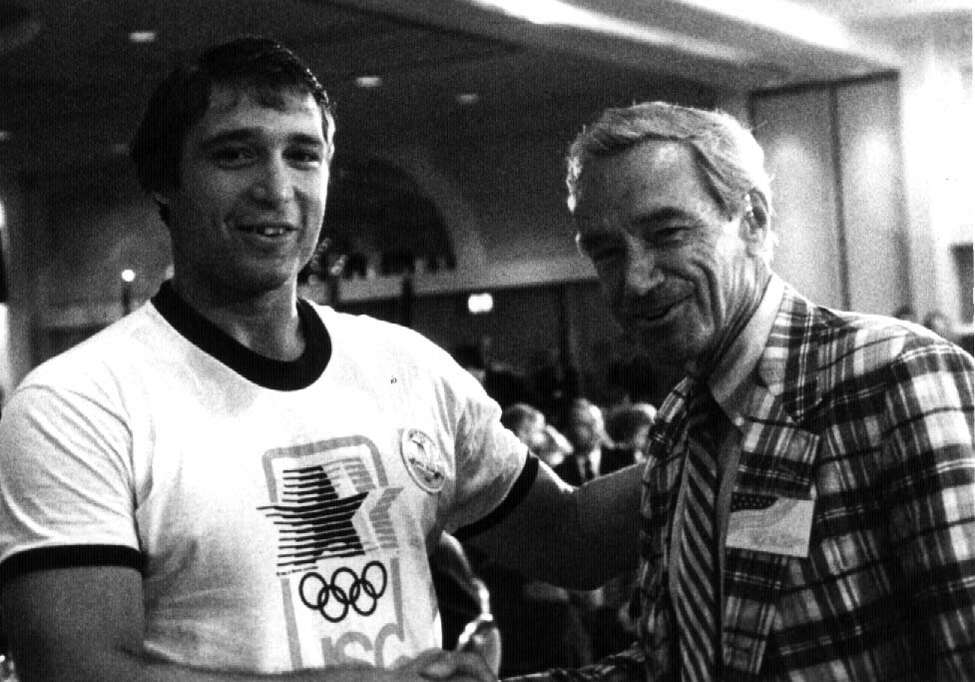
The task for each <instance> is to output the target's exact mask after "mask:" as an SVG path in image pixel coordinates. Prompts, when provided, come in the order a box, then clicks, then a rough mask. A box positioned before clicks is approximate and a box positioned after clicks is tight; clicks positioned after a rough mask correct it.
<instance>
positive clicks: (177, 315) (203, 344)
mask: <svg viewBox="0 0 975 682" xmlns="http://www.w3.org/2000/svg"><path fill="white" fill-rule="evenodd" d="M152 305H153V306H155V308H156V310H158V311H159V314H160V315H162V316H163V317H164V318H165V319H166V321H167V322H169V324H171V325H172V326H173V328H174V329H176V331H178V332H179V333H180V334H182V335H183V336H184V337H186V339H187V340H188V341H190V342H191V343H192V344H194V345H195V346H197V347H199V348H200V350H202V351H204V352H205V353H207V354H209V355H212V356H213V357H214V358H216V359H217V360H219V361H220V362H222V363H223V364H225V365H226V366H227V367H229V368H230V369H232V370H233V371H235V372H237V374H240V375H241V376H243V377H244V378H245V379H248V380H250V381H252V382H254V383H255V384H258V385H259V386H263V387H264V388H270V389H274V390H277V391H297V390H300V389H302V388H307V387H308V386H310V385H312V384H313V383H314V382H315V381H317V380H318V378H319V377H320V376H321V375H322V372H324V371H325V368H326V367H327V366H328V361H329V359H331V357H332V340H331V338H330V337H329V335H328V330H326V329H325V325H324V324H322V320H321V318H320V317H319V316H318V314H317V313H316V312H315V311H314V310H313V309H312V306H311V304H310V303H308V301H305V300H304V299H300V298H299V299H298V318H299V320H300V322H301V328H302V330H303V331H304V334H305V350H304V352H303V353H302V354H301V357H299V358H297V359H295V360H290V361H284V360H274V359H272V358H268V357H266V356H264V355H261V354H260V353H255V352H254V351H252V350H251V349H249V348H247V347H246V346H244V345H242V344H241V343H239V342H238V341H236V340H235V339H234V338H233V337H232V336H230V335H229V334H227V333H226V332H224V331H223V330H222V329H220V328H219V327H217V326H216V325H215V324H213V323H212V322H210V321H209V320H208V319H206V318H205V317H203V316H202V315H200V314H199V313H198V312H196V311H195V310H194V309H193V308H191V307H190V305H189V304H188V303H186V301H184V300H183V299H181V298H180V297H179V295H178V294H177V293H176V290H175V289H174V288H173V285H172V282H171V281H169V280H167V281H165V282H163V283H162V286H160V287H159V291H158V292H157V293H156V295H155V296H153V297H152Z"/></svg>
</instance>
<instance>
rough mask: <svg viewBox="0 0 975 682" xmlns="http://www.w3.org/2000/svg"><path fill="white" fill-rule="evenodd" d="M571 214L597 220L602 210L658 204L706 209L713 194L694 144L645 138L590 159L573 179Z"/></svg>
mask: <svg viewBox="0 0 975 682" xmlns="http://www.w3.org/2000/svg"><path fill="white" fill-rule="evenodd" d="M578 194H579V196H578V200H577V203H576V208H575V213H574V214H575V217H576V219H577V220H578V221H580V222H581V223H583V224H585V223H587V222H593V221H596V222H598V219H599V218H600V217H604V216H605V214H606V213H607V212H608V211H612V210H614V209H618V208H620V207H626V208H627V210H628V211H632V212H634V213H646V214H649V213H652V212H654V211H656V210H660V209H674V210H678V211H685V212H689V211H693V212H708V211H710V210H712V209H714V208H715V206H714V203H715V199H714V194H713V192H712V191H711V188H710V185H709V183H708V181H707V177H706V175H705V173H704V170H703V169H702V168H701V165H700V164H699V163H698V160H697V157H696V153H695V151H694V149H693V148H692V147H691V146H690V145H688V144H687V143H684V142H678V141H672V140H646V141H644V142H641V143H640V144H638V145H635V146H633V147H630V148H628V149H626V150H624V151H621V152H619V153H616V154H612V155H606V156H598V157H594V158H592V159H591V160H590V161H589V162H588V163H587V164H586V166H585V167H584V168H583V171H582V174H581V175H580V178H579V192H578Z"/></svg>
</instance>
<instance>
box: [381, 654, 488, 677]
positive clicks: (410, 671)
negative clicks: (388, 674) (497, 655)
mask: <svg viewBox="0 0 975 682" xmlns="http://www.w3.org/2000/svg"><path fill="white" fill-rule="evenodd" d="M395 672H396V673H397V674H398V675H402V676H409V675H419V676H420V677H422V678H424V679H427V680H449V682H497V679H498V678H497V676H495V674H494V673H493V672H491V669H490V668H489V667H488V665H487V663H485V661H484V658H483V657H482V656H481V655H480V654H477V653H472V652H467V651H444V650H442V649H428V650H427V651H424V652H423V653H421V654H420V655H419V656H417V657H416V658H414V659H413V660H412V661H409V662H408V663H405V664H404V665H402V666H400V667H399V668H397V669H396V671H395Z"/></svg>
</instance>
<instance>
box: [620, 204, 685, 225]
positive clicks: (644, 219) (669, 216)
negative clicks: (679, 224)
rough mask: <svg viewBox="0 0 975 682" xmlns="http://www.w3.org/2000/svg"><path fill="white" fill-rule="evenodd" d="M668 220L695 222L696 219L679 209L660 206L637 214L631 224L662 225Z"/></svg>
mask: <svg viewBox="0 0 975 682" xmlns="http://www.w3.org/2000/svg"><path fill="white" fill-rule="evenodd" d="M668 220H697V217H696V216H695V215H694V214H693V213H690V212H689V211H685V210H683V209H681V208H676V207H674V206H662V207H660V208H654V209H651V210H649V211H646V212H641V213H637V214H636V215H635V216H634V217H633V218H632V219H631V220H630V222H631V223H664V222H667V221H668Z"/></svg>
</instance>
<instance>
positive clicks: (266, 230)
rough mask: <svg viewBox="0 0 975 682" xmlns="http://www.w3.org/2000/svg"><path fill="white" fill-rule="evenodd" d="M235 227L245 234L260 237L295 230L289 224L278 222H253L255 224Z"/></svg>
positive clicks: (278, 235)
mask: <svg viewBox="0 0 975 682" xmlns="http://www.w3.org/2000/svg"><path fill="white" fill-rule="evenodd" d="M237 229H238V230H240V231H241V232H245V233H247V234H256V235H259V236H261V237H280V236H282V235H285V234H289V233H291V232H294V231H295V228H293V227H291V226H290V225H280V224H273V223H271V224H265V223H260V224H255V225H237Z"/></svg>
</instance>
